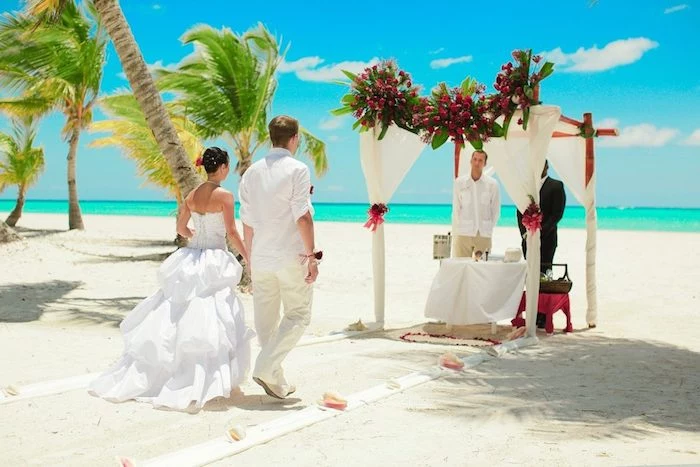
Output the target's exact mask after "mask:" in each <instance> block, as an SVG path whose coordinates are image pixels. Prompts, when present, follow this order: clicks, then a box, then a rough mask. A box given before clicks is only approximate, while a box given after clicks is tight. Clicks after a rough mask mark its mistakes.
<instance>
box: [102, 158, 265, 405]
mask: <svg viewBox="0 0 700 467" xmlns="http://www.w3.org/2000/svg"><path fill="white" fill-rule="evenodd" d="M197 165H203V166H204V169H205V170H206V172H207V181H206V182H204V183H202V184H201V185H200V186H199V187H197V188H196V189H194V190H193V191H192V192H191V193H190V194H189V195H188V196H187V198H186V199H185V201H184V202H183V203H182V206H181V208H180V213H179V215H178V221H177V232H178V233H179V234H180V235H182V236H184V237H187V238H189V239H190V241H189V245H188V247H187V248H181V249H179V250H178V251H176V252H175V253H173V254H172V255H170V256H169V257H168V258H167V259H166V260H165V261H164V262H163V264H162V265H161V266H160V269H159V271H158V284H159V286H160V288H159V289H158V291H157V292H156V293H154V294H153V295H151V296H150V297H148V298H146V299H145V300H143V301H142V302H141V303H139V304H138V305H137V306H136V307H135V308H134V309H133V310H132V311H131V312H130V313H129V314H128V315H127V316H126V318H125V319H124V321H122V323H121V325H120V328H121V331H122V334H123V336H124V353H123V354H122V356H121V358H120V359H119V360H118V361H117V362H116V363H115V364H114V365H113V366H112V367H111V368H109V369H108V370H107V371H106V372H105V373H104V374H102V375H101V376H100V377H99V378H97V379H96V380H95V381H93V382H92V383H91V384H90V387H89V392H90V393H91V394H93V395H96V396H99V397H102V398H104V399H106V400H108V401H111V402H121V401H125V400H129V399H135V400H138V401H144V402H150V403H151V404H153V406H154V407H168V408H171V409H177V410H185V409H191V408H194V409H200V408H201V407H202V406H203V405H204V404H205V403H206V402H207V401H209V400H211V399H213V398H215V397H229V395H230V393H231V390H232V389H233V388H235V387H237V386H238V385H239V384H240V383H241V382H242V381H243V378H244V377H245V376H246V372H247V371H248V367H249V364H250V339H251V338H252V337H253V336H254V333H253V331H252V330H250V329H249V328H248V327H247V326H246V324H245V320H244V313H243V306H242V304H241V302H240V300H239V299H238V297H237V295H236V292H235V287H236V285H237V284H238V282H239V281H240V279H241V273H242V268H241V265H240V264H239V263H238V261H236V259H235V257H234V256H233V255H232V254H231V253H230V252H229V251H228V250H227V248H226V235H227V234H228V238H229V239H230V240H231V243H232V245H233V246H234V247H235V248H236V249H237V250H238V251H239V252H241V253H242V254H243V257H244V258H245V260H246V263H247V262H248V252H247V251H246V249H245V246H244V245H243V241H242V240H241V236H240V235H239V233H238V231H237V230H236V223H235V220H234V199H233V195H232V194H231V193H230V192H229V191H227V190H225V189H223V188H221V186H220V183H221V181H223V180H224V179H225V178H226V177H227V176H228V173H229V156H228V153H227V152H226V151H224V150H222V149H219V148H217V147H211V148H208V149H207V150H206V151H205V152H204V154H203V156H202V158H201V159H199V160H198V161H197ZM190 219H191V220H192V225H193V227H194V229H193V230H190V228H188V226H187V224H188V222H189V220H190ZM191 406H193V407H191Z"/></svg>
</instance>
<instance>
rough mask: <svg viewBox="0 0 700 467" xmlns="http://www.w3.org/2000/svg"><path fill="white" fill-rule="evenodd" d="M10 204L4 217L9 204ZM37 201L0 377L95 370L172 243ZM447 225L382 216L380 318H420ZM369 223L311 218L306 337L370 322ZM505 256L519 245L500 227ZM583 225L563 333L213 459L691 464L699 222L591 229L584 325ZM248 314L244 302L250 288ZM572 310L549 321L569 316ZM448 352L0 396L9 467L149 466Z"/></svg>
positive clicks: (324, 347) (0, 263)
mask: <svg viewBox="0 0 700 467" xmlns="http://www.w3.org/2000/svg"><path fill="white" fill-rule="evenodd" d="M3 215H4V213H0V216H3ZM66 223H67V222H66V219H65V216H63V215H38V214H27V215H25V216H24V217H23V218H22V219H21V222H20V225H21V226H22V227H23V229H22V230H23V234H24V235H25V236H26V237H28V239H27V240H26V241H25V242H23V243H18V244H10V245H5V246H0V386H7V385H9V384H13V385H16V386H21V385H23V384H28V383H38V382H42V381H49V380H54V379H58V378H65V377H70V376H76V375H81V374H85V373H90V372H96V371H100V370H102V369H104V368H105V367H106V366H107V365H108V364H109V363H110V362H112V361H113V360H115V359H116V358H117V357H118V356H119V353H120V351H121V349H122V343H121V338H120V335H119V329H118V327H117V326H118V323H119V321H120V320H121V319H122V318H123V316H124V315H125V314H126V313H127V312H128V311H129V310H130V309H131V308H132V307H133V306H134V305H135V304H136V303H137V302H138V301H139V300H140V299H142V298H143V297H145V296H146V295H148V294H149V293H151V292H152V291H153V289H154V287H155V283H156V280H155V272H156V269H157V267H158V265H159V261H160V260H161V259H162V258H163V255H165V254H167V253H168V252H171V251H173V249H174V248H173V247H172V246H171V244H170V240H171V239H172V237H173V233H172V232H173V221H172V219H170V218H147V217H116V216H115V217H109V216H86V225H87V227H88V229H89V230H88V231H86V232H64V231H63V229H64V228H65V225H66ZM446 230H447V228H446V227H445V226H428V225H418V226H417V225H410V226H409V225H394V224H391V223H389V224H387V227H386V238H387V239H388V240H389V244H388V245H387V295H388V306H387V310H386V316H387V327H390V328H396V327H408V326H411V325H415V324H418V323H421V322H425V319H424V317H423V306H424V304H425V299H426V297H427V293H428V290H429V287H430V283H431V281H432V278H433V276H434V275H435V272H436V271H437V267H438V265H437V262H435V261H433V260H432V259H431V254H432V235H433V234H434V233H445V232H446ZM370 235H371V234H369V233H368V232H367V231H366V230H364V229H362V228H361V225H358V224H341V223H319V224H317V237H318V243H319V245H320V246H321V247H322V248H323V249H324V252H325V258H324V262H323V264H322V269H321V276H320V279H319V282H318V284H317V287H316V293H315V303H314V317H313V320H312V324H311V326H310V328H309V330H308V332H309V334H315V335H326V334H328V333H329V332H331V331H337V330H341V329H342V328H344V327H345V326H346V325H347V324H349V323H350V322H353V321H356V320H357V319H358V318H362V319H363V321H373V311H372V303H373V301H372V300H373V299H372V278H371V253H370V247H371V239H370ZM494 244H495V245H496V249H497V250H499V249H500V250H503V249H505V248H506V247H509V246H517V245H518V234H517V231H516V230H515V229H514V228H512V229H501V228H499V229H497V230H496V233H495V237H494ZM584 245H585V232H584V231H583V230H561V231H560V239H559V250H558V252H557V261H558V262H568V263H569V265H570V275H571V277H572V279H573V280H574V289H573V290H572V294H571V300H572V314H573V320H574V327H575V328H576V329H577V330H580V332H575V333H573V334H571V335H563V334H560V333H558V334H556V335H555V336H553V337H545V336H541V337H542V339H541V344H540V345H539V346H537V347H536V348H532V349H526V350H524V351H522V352H521V353H519V354H509V355H507V356H506V357H504V358H502V359H500V360H496V361H490V362H487V363H484V364H482V365H480V366H478V367H476V368H475V369H473V370H470V371H468V372H467V374H466V375H465V376H464V377H461V378H457V377H455V378H443V379H439V380H436V381H433V382H430V383H426V384H424V385H421V386H418V387H416V388H413V389H410V390H408V391H407V392H405V393H402V394H399V395H396V396H393V397H391V398H388V399H384V400H382V401H379V402H376V403H374V404H372V405H371V406H369V407H364V408H360V409H357V410H354V411H352V412H348V413H347V414H345V415H342V416H340V417H337V418H335V419H332V420H329V421H324V422H321V423H319V424H317V425H314V426H311V427H309V428H306V429H303V430H301V431H298V432H295V433H293V434H290V435H287V436H285V437H282V438H279V439H276V440H274V441H272V442H270V443H268V444H265V445H262V446H258V447H255V448H253V449H250V450H249V451H246V452H244V453H242V454H239V455H237V456H236V457H234V458H229V459H225V460H223V461H220V462H219V463H218V464H217V465H234V464H235V465H314V464H317V465H343V466H345V465H493V464H499V465H500V464H526V465H543V464H546V465H640V464H644V465H649V464H674V463H675V464H680V463H696V464H700V373H699V372H698V368H699V367H700V358H699V357H700V355H699V354H698V352H700V339H698V333H700V285H698V284H700V266H699V265H700V234H685V233H656V232H617V231H600V232H599V234H598V245H599V247H598V295H599V320H598V324H599V326H598V328H597V329H595V330H587V329H584V328H585V327H586V323H585V288H584V277H585V273H584V261H585V258H584V253H583V249H584ZM242 298H243V301H244V304H245V306H246V312H247V318H248V321H249V322H250V323H251V325H252V300H251V297H250V296H243V297H242ZM563 324H564V322H563V315H561V314H557V315H556V316H555V327H556V328H557V329H561V328H563ZM446 350H449V351H453V352H457V353H458V354H460V355H465V354H468V353H470V352H476V351H478V350H476V349H471V348H462V347H449V346H436V345H429V344H408V343H403V342H397V341H394V340H387V339H383V338H381V336H374V337H366V338H361V339H359V338H358V339H353V340H343V341H337V342H332V343H327V344H317V345H313V346H305V347H300V348H298V349H295V350H294V351H293V352H292V354H291V355H290V357H289V358H288V359H287V362H286V371H287V374H288V376H289V377H290V379H292V380H293V382H294V383H296V384H297V387H298V393H297V394H295V397H294V398H292V399H291V400H289V401H287V402H285V403H279V402H278V401H273V400H272V399H270V398H269V397H267V396H264V395H262V392H261V390H260V389H259V388H258V387H257V386H256V385H254V384H251V383H247V384H245V385H244V386H242V388H241V389H242V391H243V394H238V395H236V396H234V397H232V398H231V399H230V400H228V401H218V402H217V403H214V404H210V405H209V406H208V407H207V408H205V410H204V411H202V412H200V413H199V414H196V415H190V414H182V413H177V412H166V411H160V410H153V409H151V408H150V406H148V405H146V404H139V403H135V402H128V403H124V404H118V405H115V404H110V403H108V402H104V401H102V400H100V399H97V398H93V397H90V396H88V395H87V394H86V393H85V391H83V390H74V391H70V392H67V393H64V394H58V395H53V396H48V397H40V398H34V399H29V400H25V401H19V402H15V403H11V404H4V405H0V420H1V421H2V423H0V446H1V447H2V449H0V460H1V461H2V462H1V464H2V465H12V466H15V465H49V464H51V465H59V464H60V465H91V466H92V465H113V462H114V461H113V459H114V456H115V455H125V456H129V457H132V458H134V459H137V460H146V459H149V458H152V457H155V456H158V455H161V454H164V453H167V452H169V451H172V450H177V449H181V448H184V447H187V446H190V445H192V444H196V443H200V442H204V441H206V440H209V439H212V438H215V437H218V436H220V435H221V434H222V430H223V427H224V426H225V425H226V424H227V423H228V422H229V421H231V420H234V421H235V422H236V423H239V424H241V425H244V426H248V427H251V426H254V425H257V424H260V423H263V422H266V421H269V420H273V419H275V418H278V417H280V416H283V415H286V414H288V413H292V412H294V411H296V410H299V409H300V408H303V407H306V406H308V405H310V404H313V403H315V401H316V400H318V399H319V397H320V395H321V394H322V393H323V392H325V391H327V390H331V389H335V390H339V391H340V392H342V393H344V394H351V393H354V392H358V391H361V390H364V389H368V388H370V387H373V386H375V385H378V384H381V383H382V382H384V381H385V380H386V379H388V378H391V377H396V376H402V375H405V374H408V373H411V372H413V371H418V370H423V369H427V368H429V367H430V366H431V365H433V364H434V363H435V361H436V359H437V356H438V355H440V354H441V353H443V352H444V351H446Z"/></svg>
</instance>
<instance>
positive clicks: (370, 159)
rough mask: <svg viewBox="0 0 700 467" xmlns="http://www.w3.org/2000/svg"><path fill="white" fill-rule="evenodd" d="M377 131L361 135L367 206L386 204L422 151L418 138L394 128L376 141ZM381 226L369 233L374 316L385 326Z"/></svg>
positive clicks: (382, 230) (393, 126)
mask: <svg viewBox="0 0 700 467" xmlns="http://www.w3.org/2000/svg"><path fill="white" fill-rule="evenodd" d="M378 135H379V131H378V129H376V128H375V129H374V130H373V131H368V132H366V133H360V161H361V163H362V172H363V173H364V175H365V181H366V182H367V193H368V195H369V202H370V204H388V203H389V201H390V200H391V197H392V196H393V195H394V192H395V191H396V189H397V188H398V186H399V184H400V183H401V181H402V180H403V179H404V177H405V176H406V174H407V173H408V171H409V170H410V168H411V166H412V165H413V163H414V162H415V161H416V159H418V156H419V155H420V153H421V152H422V151H423V149H424V148H425V146H426V145H425V143H424V142H423V141H422V140H421V138H420V136H418V135H416V134H413V133H411V132H410V131H406V130H404V129H401V128H399V127H397V126H395V125H392V126H390V127H389V129H388V131H387V132H386V135H385V136H384V138H382V140H381V141H379V140H377V136H378ZM384 258H385V252H384V225H383V224H380V225H379V226H378V227H377V230H376V231H375V232H374V233H373V234H372V268H373V279H374V316H375V318H376V321H377V323H378V324H380V325H383V323H384V307H385V304H386V299H385V289H384V284H385V267H384Z"/></svg>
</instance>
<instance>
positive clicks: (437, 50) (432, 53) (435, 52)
mask: <svg viewBox="0 0 700 467" xmlns="http://www.w3.org/2000/svg"><path fill="white" fill-rule="evenodd" d="M444 51H445V48H444V47H440V48H439V49H435V50H431V51H430V52H428V53H429V54H430V55H437V54H439V53H440V52H444Z"/></svg>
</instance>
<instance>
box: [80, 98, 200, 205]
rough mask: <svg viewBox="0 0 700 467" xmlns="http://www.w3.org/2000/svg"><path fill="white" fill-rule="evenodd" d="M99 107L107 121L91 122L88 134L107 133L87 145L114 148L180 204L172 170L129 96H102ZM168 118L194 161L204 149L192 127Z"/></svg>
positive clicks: (182, 120)
mask: <svg viewBox="0 0 700 467" xmlns="http://www.w3.org/2000/svg"><path fill="white" fill-rule="evenodd" d="M98 105H99V106H100V108H101V109H102V110H103V111H104V113H105V114H107V115H108V116H109V117H110V119H109V120H102V121H98V122H94V123H92V124H91V125H90V127H89V129H90V131H91V132H98V133H108V135H106V136H102V137H99V138H97V139H95V140H94V141H92V142H91V143H90V146H91V147H98V148H99V147H107V146H114V147H117V148H119V149H121V152H122V153H123V154H124V155H125V156H126V157H128V158H129V159H131V160H133V161H134V162H135V163H136V168H137V171H138V173H139V175H141V176H143V177H144V178H145V179H146V181H147V182H148V183H151V184H154V185H157V186H160V187H163V188H165V189H167V190H169V191H170V192H171V193H172V194H173V196H174V197H175V198H176V199H177V200H178V201H181V194H180V192H179V190H178V186H177V183H176V181H175V179H174V177H173V175H172V171H171V170H170V167H169V165H168V163H167V161H166V159H165V158H164V157H163V156H162V153H161V151H160V148H159V146H158V143H157V142H156V140H155V137H154V136H153V133H152V132H151V130H150V128H149V126H148V124H147V123H146V119H145V117H144V115H143V113H142V112H141V108H140V106H139V104H138V102H137V101H136V98H134V96H133V95H132V94H126V93H123V94H116V95H112V96H107V97H103V98H102V99H100V101H99V102H98ZM171 119H172V121H173V124H174V125H175V128H176V130H177V132H178V135H179V137H180V140H181V141H182V143H183V146H184V147H185V151H186V152H187V154H188V155H189V156H190V159H191V160H192V161H194V160H195V159H196V158H197V157H199V156H200V155H201V153H202V152H203V150H204V147H203V145H202V141H201V137H200V135H199V134H198V133H197V132H196V126H195V125H194V124H192V122H190V121H189V120H187V119H186V118H184V117H183V116H182V115H178V114H171Z"/></svg>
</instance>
